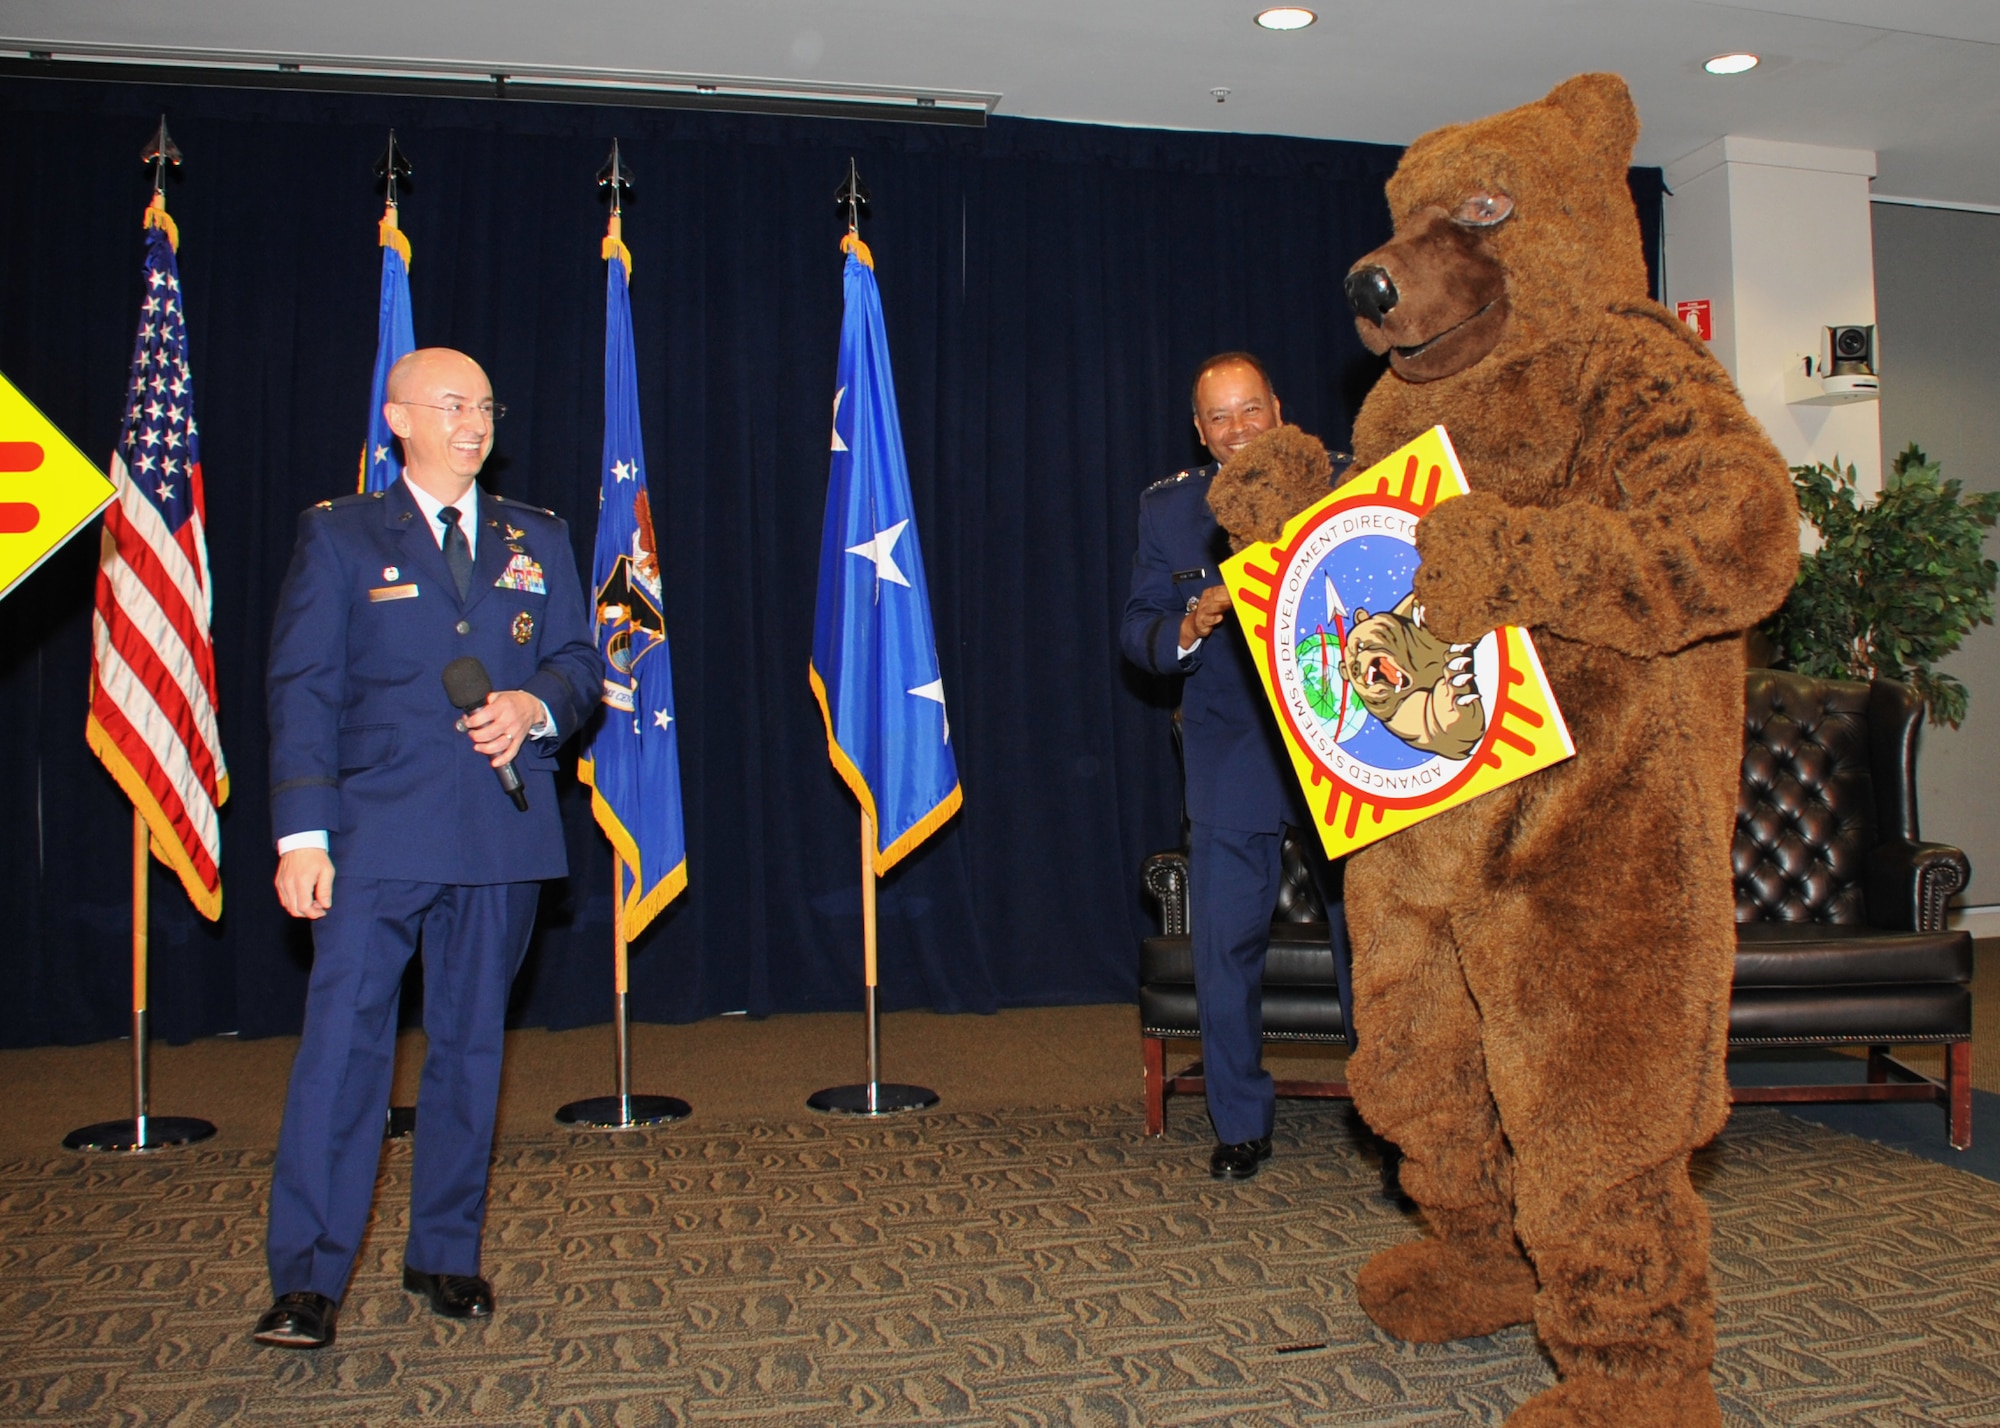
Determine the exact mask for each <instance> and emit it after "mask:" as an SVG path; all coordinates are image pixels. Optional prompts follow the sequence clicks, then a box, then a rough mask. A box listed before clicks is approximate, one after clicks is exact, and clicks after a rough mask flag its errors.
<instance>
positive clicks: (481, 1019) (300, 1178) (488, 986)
mask: <svg viewBox="0 0 2000 1428" xmlns="http://www.w3.org/2000/svg"><path fill="white" fill-rule="evenodd" d="M540 894H541V885H540V884H539V883H492V884H483V885H481V884H470V885H467V884H453V883H411V882H397V881H393V880H390V879H386V878H364V877H351V876H344V875H343V876H338V877H336V878H335V879H334V891H333V906H332V908H331V909H329V910H328V912H327V914H326V916H325V917H323V918H320V919H319V920H318V921H316V922H315V923H314V924H313V968H312V980H311V984H310V986H309V988H308V990H307V993H306V1025H305V1035H304V1037H303V1039H302V1040H301V1041H300V1043H299V1052H298V1057H297V1059H296V1060H295V1061H293V1063H292V1078H291V1085H290V1088H289V1090H288V1091H287V1093H286V1098H285V1123H284V1128H283V1130H282V1131H281V1132H280V1133H279V1137H278V1160H277V1166H276V1169H275V1170H274V1171H273V1174H272V1179H271V1232H270V1241H269V1246H268V1255H269V1260H270V1267H271V1285H272V1288H273V1289H274V1290H275V1291H276V1292H277V1293H279V1294H286V1293H290V1292H292V1291H295V1290H310V1291H312V1292H313V1293H315V1294H324V1295H325V1296H326V1297H327V1298H329V1299H333V1300H338V1299H340V1298H341V1296H342V1294H343V1293H344V1292H345V1290H346V1288H347V1280H348V1275H349V1274H350V1272H351V1271H352V1269H353V1267H354V1256H355V1252H356V1250H357V1249H358V1248H359V1247H360V1244H361V1234H362V1231H363V1229H365V1228H366V1226H367V1223H368V1207H369V1203H370V1201H371V1200H372V1199H373V1198H374V1194H375V1174H376V1168H377V1164H378V1161H379V1159H380V1156H381V1151H382V1127H383V1120H384V1117H385V1115H386V1113H387V1110H388V1105H389V1083H390V1074H391V1070H392V1067H393V1063H394V1055H395V1046H396V1006H397V1001H398V997H399V994H400V992H401V989H402V980H403V969H404V968H405V967H406V966H407V965H408V964H409V960H410V957H411V955H412V954H413V953H414V952H415V951H416V949H417V946H418V943H419V941H420V940H421V943H422V946H423V957H424V1031H425V1034H426V1035H427V1037H428V1039H429V1042H430V1047H429V1052H428V1054H427V1055H426V1056H425V1058H424V1070H423V1080H422V1085H421V1089H420V1091H419V1094H418V1104H419V1105H420V1106H421V1107H422V1114H421V1115H420V1116H419V1118H418V1125H417V1130H416V1138H415V1156H414V1165H413V1167H412V1171H411V1187H410V1234H409V1240H408V1243H407V1246H406V1248H405V1250H404V1263H405V1264H407V1265H409V1266H410V1267H411V1268H414V1269H419V1270H423V1271H426V1272H427V1273H431V1274H477V1273H478V1272H479V1234H480V1229H481V1226H482V1224H483V1223H484V1221H485V1217H486V1180H487V1165H488V1161H489V1160H490V1159H491V1157H492V1153H493V1122H494V1115H495V1110H496V1106H497V1102H498V1100H499V1094H500V1053H501V1043H502V1037H503V1032H504V1029H505V1021H506V1013H507V995H508V989H509V988H510V987H511V986H512V984H513V981H514V974H515V973H516V972H517V971H519V970H520V966H521V959H522V957H523V956H524V955H525V954H526V952H527V948H528V936H529V934H530V933H531V932H532V931H533V930H534V923H535V905H536V902H537V901H538V899H539V897H540Z"/></svg>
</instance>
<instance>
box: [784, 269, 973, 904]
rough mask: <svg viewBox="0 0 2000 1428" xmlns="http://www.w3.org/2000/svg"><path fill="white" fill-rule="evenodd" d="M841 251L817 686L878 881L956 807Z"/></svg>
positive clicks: (864, 325)
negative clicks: (865, 827) (864, 819)
mask: <svg viewBox="0 0 2000 1428" xmlns="http://www.w3.org/2000/svg"><path fill="white" fill-rule="evenodd" d="M841 247H842V249H843V250H845V251H846V253H847V255H848V256H847V270H846V275H845V283H846V295H847V312H846V316H845V317H844V318H843V319H842V321H841V324H840V370H839V376H838V377H837V378H836V380H835V390H834V397H833V462H832V469H831V471H830V472H829V474H828V476H827V483H826V526H825V529H824V533H823V534H822V536H821V538H820V552H819V609H818V614H817V617H816V618H815V620H814V622H813V656H812V688H813V694H814V696H815V697H816V698H817V699H818V700H819V708H820V713H821V714H822V715H823V716H824V717H825V719H826V740H827V749H828V753H829V754H830V755H831V757H832V759H833V766H834V767H835V768H836V769H838V770H839V772H840V776H841V777H842V778H844V779H846V780H847V786H848V787H849V788H851V789H853V790H854V796H855V797H856V798H858V799H860V800H861V806H862V807H863V808H864V809H865V810H866V811H867V812H868V813H869V814H870V815H871V816H872V817H873V818H874V820H875V840H876V841H875V850H874V862H875V871H876V873H877V874H878V875H879V874H882V873H886V872H888V871H889V869H890V868H892V867H894V866H895V865H896V863H897V862H898V861H899V860H900V859H902V858H903V857H904V856H905V855H906V854H908V853H909V852H910V851H911V850H913V849H914V848H916V846H917V845H918V844H920V843H922V842H923V841H924V839H926V838H928V837H929V836H930V835H931V833H932V832H934V831H935V830H936V829H937V828H938V826H939V825H941V824H942V823H943V822H944V821H945V820H946V819H947V818H949V817H951V815H952V814H953V813H954V812H956V811H957V809H958V806H959V802H960V792H959V786H958V764H957V761H956V760H955V759H953V757H952V751H951V721H950V719H949V718H947V717H946V713H945V702H944V680H943V678H942V677H941V675H940V673H939V670H938V658H937V641H936V639H935V638H934V637H933V636H932V634H931V608H930V595H929V593H928V589H927V587H926V585H925V583H924V558H923V554H922V552H921V551H920V550H919V549H918V547H917V528H916V525H915V516H916V512H915V509H914V508H913V507H912V506H911V504H910V471H909V467H908V465H907V464H906V463H905V462H904V460H903V429H902V424H901V422H900V420H899V419H898V417H897V415H896V384H895V380H894V378H893V377H892V376H891V375H890V371H889V338H888V334H887V333H886V332H885V331H884V330H883V324H882V297H881V294H880V293H879V292H878V291H877V290H876V287H875V264H874V260H873V258H872V257H871V256H870V255H869V252H868V246H867V245H866V244H865V243H863V242H862V241H861V240H860V239H859V238H856V237H854V236H853V235H852V234H849V235H848V237H847V238H846V239H844V240H843V241H842V243H841Z"/></svg>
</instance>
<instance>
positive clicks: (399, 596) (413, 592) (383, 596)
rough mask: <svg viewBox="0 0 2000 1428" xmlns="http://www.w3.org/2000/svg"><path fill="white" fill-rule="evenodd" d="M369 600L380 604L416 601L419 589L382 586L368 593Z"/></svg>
mask: <svg viewBox="0 0 2000 1428" xmlns="http://www.w3.org/2000/svg"><path fill="white" fill-rule="evenodd" d="M368 598H369V599H370V600H373V601H376V602H378V603H379V602H381V601H383V600H414V599H416V598H417V587H416V586H414V585H380V586H377V587H376V588H375V589H373V590H370V591H369V592H368Z"/></svg>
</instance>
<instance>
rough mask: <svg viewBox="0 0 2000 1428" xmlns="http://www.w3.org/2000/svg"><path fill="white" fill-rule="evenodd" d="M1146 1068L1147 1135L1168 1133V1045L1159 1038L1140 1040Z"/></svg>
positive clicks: (1147, 1037) (1143, 1038) (1148, 1037)
mask: <svg viewBox="0 0 2000 1428" xmlns="http://www.w3.org/2000/svg"><path fill="white" fill-rule="evenodd" d="M1139 1049H1140V1051H1141V1053H1142V1055H1143V1057H1144V1060H1145V1067H1146V1134H1147V1135H1165V1134H1166V1133H1167V1043H1166V1042H1165V1041H1163V1040H1161V1039H1160V1038H1159V1037H1157V1036H1142V1037H1140V1038H1139Z"/></svg>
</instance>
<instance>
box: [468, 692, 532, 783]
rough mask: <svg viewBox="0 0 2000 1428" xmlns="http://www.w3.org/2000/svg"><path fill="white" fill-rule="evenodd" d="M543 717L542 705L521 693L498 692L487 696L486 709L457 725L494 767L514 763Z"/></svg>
mask: <svg viewBox="0 0 2000 1428" xmlns="http://www.w3.org/2000/svg"><path fill="white" fill-rule="evenodd" d="M541 717H542V701H541V700H539V699H537V698H535V696H534V695H532V694H529V693H527V692H525V691H523V690H519V689H496V690H494V691H493V692H492V693H491V694H489V695H487V696H486V704H485V707H484V708H480V709H475V710H473V711H472V712H471V713H470V714H468V715H466V716H465V717H464V718H463V719H460V720H459V721H458V727H459V728H461V729H463V730H465V732H466V734H467V736H468V737H470V738H471V740H472V747H473V748H475V749H477V750H479V752H480V753H482V754H484V755H486V757H487V758H489V759H491V760H492V761H493V767H494V768H496V769H497V768H499V767H500V766H501V765H502V764H510V763H512V762H513V761H514V755H516V754H518V753H519V752H520V751H521V745H522V743H523V742H524V741H526V739H527V737H528V730H530V729H532V728H533V727H534V726H535V723H536V721H537V720H539V719H540V718H541Z"/></svg>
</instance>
